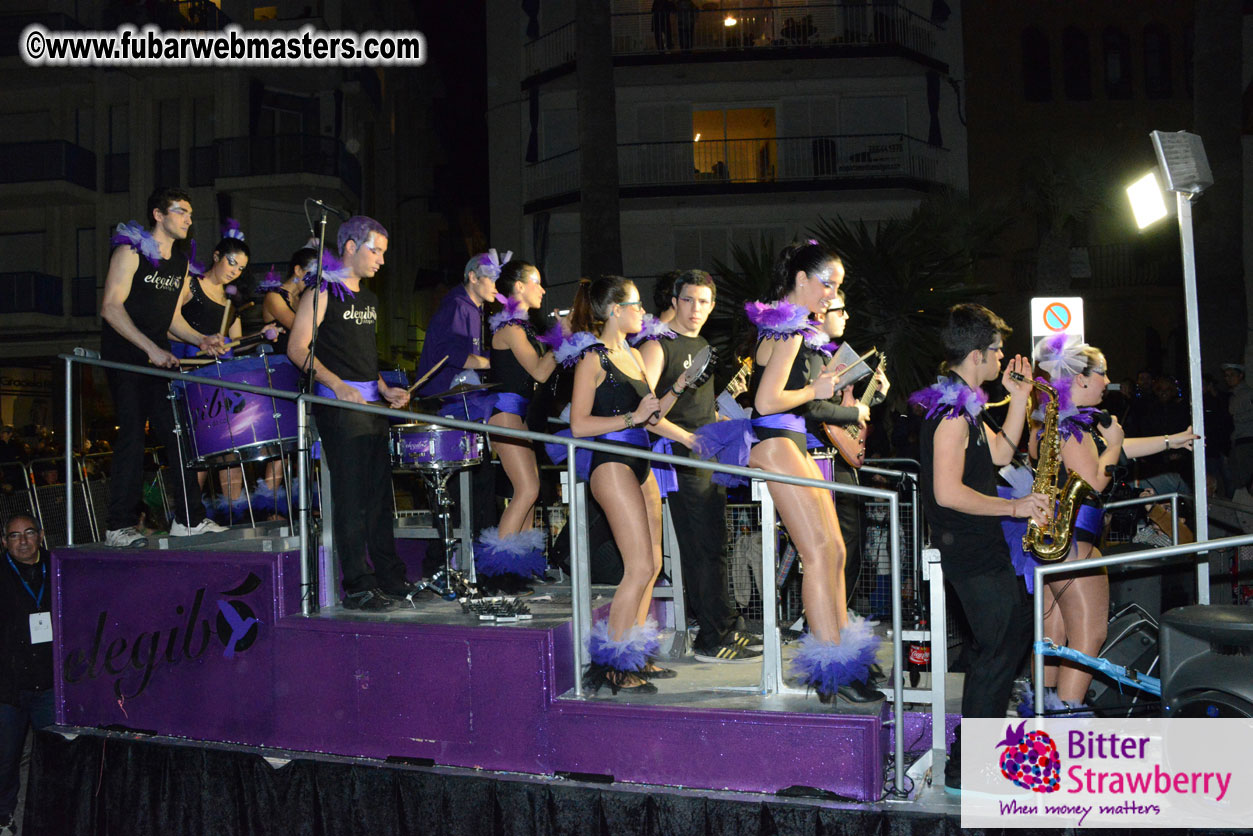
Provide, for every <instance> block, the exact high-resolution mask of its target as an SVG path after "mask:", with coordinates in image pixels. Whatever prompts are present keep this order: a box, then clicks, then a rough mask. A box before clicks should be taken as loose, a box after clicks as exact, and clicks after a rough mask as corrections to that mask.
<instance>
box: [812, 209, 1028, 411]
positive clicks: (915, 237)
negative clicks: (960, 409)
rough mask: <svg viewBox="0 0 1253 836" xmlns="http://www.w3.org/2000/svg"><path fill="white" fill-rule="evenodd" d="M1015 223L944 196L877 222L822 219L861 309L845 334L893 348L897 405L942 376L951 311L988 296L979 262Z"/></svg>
mask: <svg viewBox="0 0 1253 836" xmlns="http://www.w3.org/2000/svg"><path fill="white" fill-rule="evenodd" d="M1007 225H1008V222H1007V221H1006V220H1005V214H1004V213H1001V212H991V211H980V212H973V211H970V210H969V209H968V208H967V207H966V206H965V205H964V203H963V202H962V201H958V200H954V199H951V198H948V197H943V196H942V197H939V198H933V199H931V200H928V201H926V202H924V203H923V204H922V205H920V206H919V207H918V208H917V209H915V210H914V211H913V212H912V213H911V214H910V215H909V216H908V217H906V218H895V219H891V220H887V221H883V222H881V223H879V224H875V225H873V226H872V225H869V224H867V223H866V222H865V221H864V220H858V221H851V222H850V221H847V220H844V219H843V218H835V219H833V220H825V219H820V220H819V221H818V223H817V224H815V226H814V227H813V228H812V230H811V231H812V233H813V235H814V236H815V237H816V238H817V239H818V240H819V241H820V242H821V243H822V244H823V245H824V246H826V247H828V248H829V249H831V250H833V251H834V252H836V253H839V254H840V256H841V258H843V260H844V267H845V270H846V275H845V278H844V292H845V295H846V297H847V301H848V307H849V310H850V311H852V312H853V314H854V315H853V317H852V318H851V319H850V320H849V327H848V332H847V334H846V335H845V336H846V337H847V339H848V340H849V342H851V343H852V344H853V345H854V346H856V347H858V348H859V349H861V350H863V351H864V350H865V348H867V347H870V346H876V347H878V348H879V350H880V351H883V352H885V353H886V354H887V356H888V373H889V376H890V378H891V380H892V390H891V393H890V395H889V399H890V401H891V402H892V403H893V404H894V405H897V406H899V405H901V404H903V403H904V401H905V399H906V398H907V397H908V396H909V394H910V393H911V392H913V391H915V390H916V389H919V388H920V387H922V386H924V385H926V384H928V383H930V382H931V381H932V380H934V378H935V374H936V370H937V369H938V367H939V363H940V360H941V359H942V352H941V349H940V328H941V327H942V326H943V324H944V321H945V319H946V316H947V314H948V310H949V308H951V307H952V306H953V305H956V304H959V303H961V302H973V301H980V300H982V299H983V298H985V297H986V295H987V293H988V289H987V288H986V287H984V286H982V285H980V284H978V283H976V282H975V280H974V268H975V265H976V263H977V262H978V260H979V259H980V258H981V257H984V256H986V255H989V254H991V247H992V244H993V242H994V241H995V239H996V238H997V237H998V236H999V235H1000V233H1001V232H1002V231H1004V229H1005V228H1006V227H1007Z"/></svg>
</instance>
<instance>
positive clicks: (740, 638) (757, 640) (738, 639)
mask: <svg viewBox="0 0 1253 836" xmlns="http://www.w3.org/2000/svg"><path fill="white" fill-rule="evenodd" d="M727 641H729V642H731V643H734V644H738V645H739V646H740V647H746V648H748V649H749V650H762V649H764V648H765V646H766V645H765V639H763V638H762V637H761V634H760V633H748V632H745V631H743V630H736V631H734V632H733V633H731V638H730V639H728V640H727Z"/></svg>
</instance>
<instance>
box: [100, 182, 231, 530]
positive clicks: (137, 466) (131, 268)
mask: <svg viewBox="0 0 1253 836" xmlns="http://www.w3.org/2000/svg"><path fill="white" fill-rule="evenodd" d="M191 211H192V210H191V198H190V197H189V196H188V195H187V193H186V192H184V191H180V190H178V189H171V188H159V189H157V190H156V191H154V192H153V193H152V195H151V196H149V198H148V219H149V220H150V221H151V222H152V226H151V227H150V228H149V229H147V230H140V229H139V228H138V226H137V225H136V226H135V228H134V229H133V231H132V232H131V233H130V237H129V238H127V243H123V244H121V245H119V246H117V247H116V248H115V249H114V250H113V254H112V255H111V256H109V272H108V275H107V276H106V277H105V280H104V298H103V299H102V301H101V304H100V317H101V319H102V320H104V322H103V326H102V329H101V334H100V356H101V357H103V358H104V359H105V360H112V361H114V362H118V363H132V364H134V365H137V366H144V365H152V366H156V367H157V368H159V369H176V368H178V358H176V357H175V356H174V355H173V354H171V353H170V351H169V344H170V343H169V336H167V334H172V335H173V336H174V337H176V338H177V339H179V340H182V341H183V342H185V343H190V344H192V345H197V346H199V347H200V348H201V349H203V350H204V351H206V352H209V353H211V354H215V355H216V354H221V353H223V352H224V351H225V347H224V345H223V342H222V337H221V336H219V335H217V334H201V333H200V332H199V331H196V330H195V329H194V328H192V327H191V326H190V325H188V324H187V321H186V320H185V319H183V314H182V304H181V301H180V300H181V298H182V294H183V289H184V287H186V285H187V256H185V255H184V254H182V253H181V252H176V251H175V249H174V242H176V241H182V240H183V239H185V238H186V237H187V232H188V230H189V229H190V228H191ZM122 230H123V228H122V227H119V231H118V236H117V237H119V238H125V237H126V236H124V235H123V234H122ZM115 240H117V238H115ZM143 253H146V254H143ZM106 374H107V377H108V380H109V391H110V393H111V394H112V395H113V405H114V409H115V410H116V411H117V425H118V435H117V441H116V442H115V443H114V446H113V472H112V476H111V481H110V483H109V512H108V524H107V530H106V532H105V544H106V545H109V546H117V547H120V548H138V547H140V546H145V545H147V542H148V541H147V540H146V539H145V537H144V536H143V534H141V533H140V532H139V530H138V529H137V528H136V525H137V523H138V521H139V519H138V512H137V509H138V508H139V507H141V502H142V497H143V492H142V491H143V475H144V426H145V425H149V426H151V427H152V431H153V434H154V435H155V436H156V438H157V440H158V441H160V443H161V444H163V445H164V446H165V451H166V459H167V464H168V465H169V471H168V472H169V473H170V475H171V478H170V484H171V486H172V487H173V490H174V521H173V523H172V525H171V526H170V534H171V535H173V536H175V537H185V536H187V535H191V534H206V533H209V532H215V531H225V530H226V529H224V528H223V527H222V526H220V525H218V524H217V523H215V522H214V521H213V520H209V519H205V515H204V506H203V504H202V503H201V501H200V490H199V488H198V487H197V486H196V480H195V477H194V475H193V474H192V472H191V471H190V470H187V469H186V468H185V467H183V463H182V456H181V454H180V451H179V447H178V436H176V435H175V433H174V411H173V408H172V407H171V404H170V400H169V398H168V395H169V386H168V383H167V381H166V380H164V379H162V378H159V377H150V376H148V375H141V374H136V373H134V372H123V371H116V370H113V369H109V370H108V371H107V373H106Z"/></svg>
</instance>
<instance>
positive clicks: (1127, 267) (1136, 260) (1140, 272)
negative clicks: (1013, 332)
mask: <svg viewBox="0 0 1253 836" xmlns="http://www.w3.org/2000/svg"><path fill="white" fill-rule="evenodd" d="M1075 249H1076V250H1079V251H1086V253H1087V263H1088V266H1089V269H1088V271H1087V272H1089V273H1090V275H1087V276H1071V278H1070V287H1071V288H1073V289H1076V290H1097V289H1110V288H1129V287H1182V283H1183V265H1182V262H1181V261H1180V256H1179V247H1178V245H1177V244H1175V243H1174V242H1173V241H1171V240H1169V238H1167V239H1166V240H1165V243H1164V244H1162V243H1158V242H1157V241H1156V240H1147V241H1134V242H1130V243H1124V244H1092V245H1090V246H1087V247H1076V248H1075ZM1038 259H1039V253H1038V250H1035V249H1030V250H1020V251H1019V252H1017V253H1015V254H1014V258H1013V263H1012V271H1013V279H1014V283H1015V284H1016V285H1020V286H1023V287H1034V286H1035V283H1036V274H1037V262H1038ZM1070 263H1071V265H1072V271H1073V269H1074V265H1076V264H1081V263H1082V258H1081V257H1076V256H1075V255H1074V254H1072V257H1071V259H1070Z"/></svg>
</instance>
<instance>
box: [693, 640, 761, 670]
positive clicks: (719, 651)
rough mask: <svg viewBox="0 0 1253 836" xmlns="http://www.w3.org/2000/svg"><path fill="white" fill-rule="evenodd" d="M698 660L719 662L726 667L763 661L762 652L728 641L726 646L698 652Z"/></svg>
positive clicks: (698, 650)
mask: <svg viewBox="0 0 1253 836" xmlns="http://www.w3.org/2000/svg"><path fill="white" fill-rule="evenodd" d="M696 659H697V661H700V662H718V663H720V664H725V665H744V664H748V663H750V662H759V661H761V651H760V650H754V649H752V648H751V647H745V646H743V645H739V644H736V643H735V642H734V641H730V640H728V641H727V642H726V643H725V644H723V645H720V646H718V647H715V648H712V649H710V650H700V649H697V650H696Z"/></svg>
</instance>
